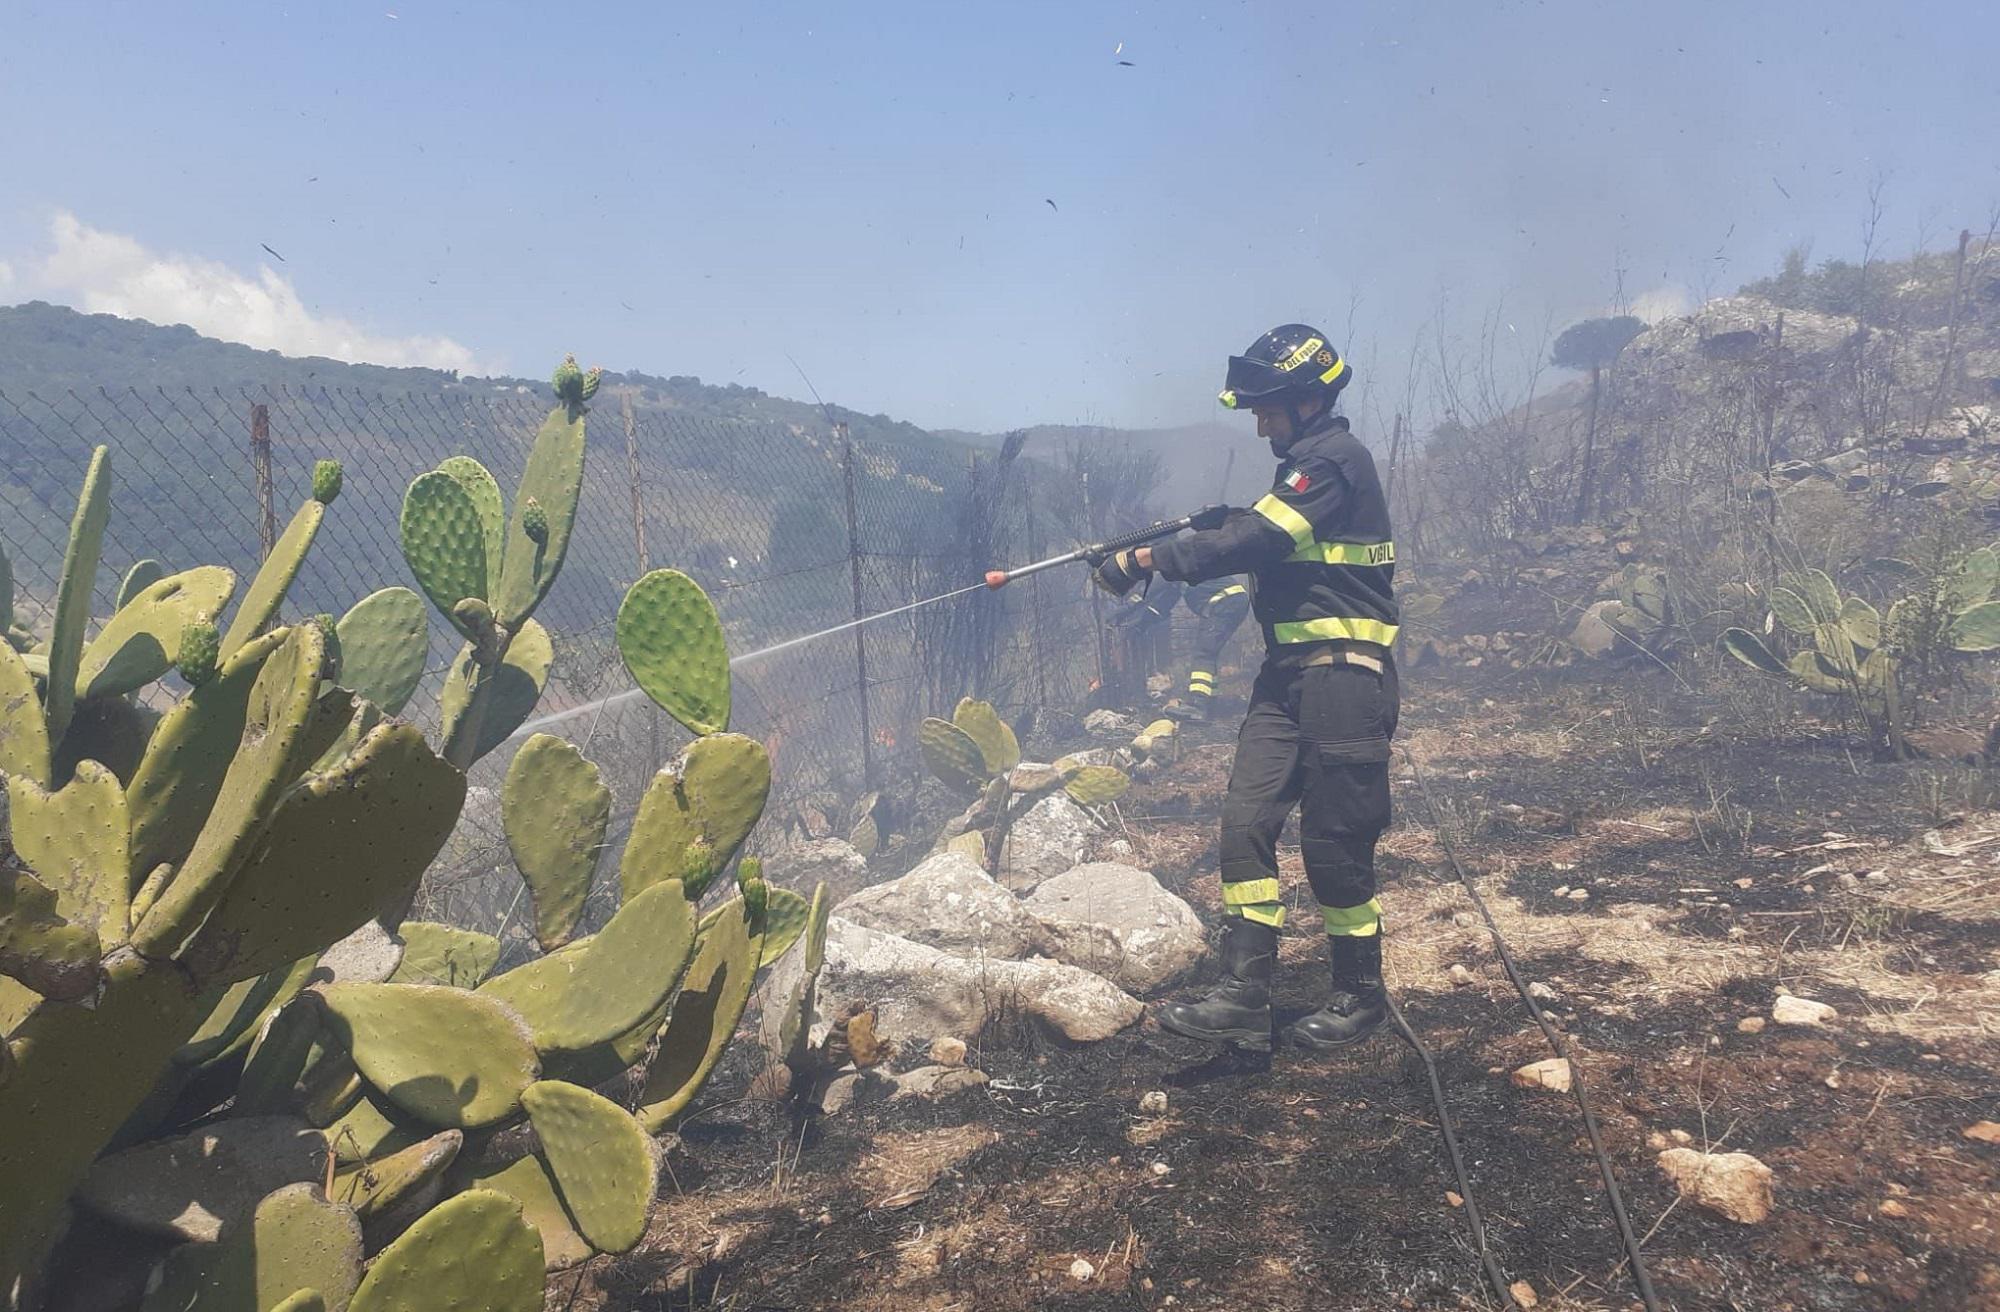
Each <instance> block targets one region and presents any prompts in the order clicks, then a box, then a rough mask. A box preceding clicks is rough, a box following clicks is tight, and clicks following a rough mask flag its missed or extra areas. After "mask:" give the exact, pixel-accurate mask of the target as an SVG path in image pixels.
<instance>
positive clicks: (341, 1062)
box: [298, 994, 368, 1129]
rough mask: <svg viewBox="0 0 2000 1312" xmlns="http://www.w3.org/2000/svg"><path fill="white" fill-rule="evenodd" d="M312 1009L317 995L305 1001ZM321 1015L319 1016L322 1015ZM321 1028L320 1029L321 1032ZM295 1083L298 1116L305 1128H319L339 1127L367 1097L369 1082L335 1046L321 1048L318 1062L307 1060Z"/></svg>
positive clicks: (352, 1061) (316, 1004)
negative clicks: (304, 1119) (296, 1083)
mask: <svg viewBox="0 0 2000 1312" xmlns="http://www.w3.org/2000/svg"><path fill="white" fill-rule="evenodd" d="M307 1000H308V1001H309V1002H311V1003H312V1004H313V1005H314V1007H315V1008H317V1007H318V1005H319V999H318V996H317V995H316V994H314V995H310V996H309V997H308V999H307ZM323 1014H324V1013H322V1015H323ZM324 1028H325V1027H324V1025H323V1024H322V1026H321V1029H322V1031H324ZM308 1059H309V1065H308V1066H307V1068H306V1070H305V1072H304V1074H303V1076H302V1077H301V1078H300V1080H299V1083H298V1106H299V1114H300V1115H301V1116H303V1117H305V1118H306V1123H307V1124H308V1125H317V1126H320V1127H321V1128H322V1129H325V1128H328V1127H331V1126H334V1125H337V1124H339V1123H340V1122H341V1121H342V1120H344V1119H345V1118H346V1117H347V1116H348V1114H349V1113H351V1112H353V1111H354V1110H355V1108H357V1107H359V1106H360V1105H361V1103H362V1102H363V1101H364V1100H366V1098H367V1097H368V1083H367V1081H365V1080H363V1079H362V1078H361V1071H360V1069H359V1068H357V1067H356V1066H355V1064H354V1058H353V1057H352V1056H351V1055H349V1054H348V1053H346V1052H343V1051H341V1050H340V1049H339V1048H338V1046H337V1045H334V1046H330V1047H329V1046H326V1045H322V1047H321V1050H320V1056H319V1060H317V1061H310V1054H309V1055H308Z"/></svg>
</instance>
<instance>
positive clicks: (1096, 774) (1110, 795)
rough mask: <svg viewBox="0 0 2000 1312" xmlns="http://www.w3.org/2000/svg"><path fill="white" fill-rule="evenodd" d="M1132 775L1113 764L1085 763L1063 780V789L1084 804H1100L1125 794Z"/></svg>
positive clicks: (1130, 784)
mask: <svg viewBox="0 0 2000 1312" xmlns="http://www.w3.org/2000/svg"><path fill="white" fill-rule="evenodd" d="M1131 786H1132V777H1131V776H1130V775H1128V774H1126V773H1125V772H1124V771H1123V770H1120V769H1119V768H1118V767H1117V766H1115V765H1086V766H1084V767H1083V768H1082V769H1080V770H1078V771H1077V772H1076V773H1075V774H1073V775H1071V776H1070V777H1069V778H1068V779H1066V780H1064V781H1063V790H1064V791H1065V792H1067V793H1068V794H1069V795H1070V797H1071V799H1072V800H1074V801H1076V802H1080V803H1081V804H1083V805H1084V806H1102V805H1103V804H1104V803H1106V802H1115V801H1117V800H1118V799H1119V798H1121V797H1123V796H1125V792H1126V790H1127V789H1129V788H1130V787H1131Z"/></svg>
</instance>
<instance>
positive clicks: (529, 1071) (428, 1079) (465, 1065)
mask: <svg viewBox="0 0 2000 1312" xmlns="http://www.w3.org/2000/svg"><path fill="white" fill-rule="evenodd" d="M319 996H320V1000H321V1002H322V1004H323V1005H324V1007H325V1009H326V1017H327V1020H326V1023H327V1027H328V1028H329V1029H330V1030H331V1031H332V1032H333V1035H334V1037H335V1038H337V1039H339V1040H340V1041H341V1042H342V1043H344V1044H345V1045H346V1046H347V1050H348V1051H349V1052H350V1053H352V1054H353V1056H354V1064H355V1065H356V1066H358V1067H359V1068H360V1069H361V1073H362V1075H364V1076H366V1077H367V1080H368V1082H369V1083H370V1084H371V1085H373V1086H374V1087H375V1088H377V1089H379V1090H381V1091H382V1094H383V1096H384V1097H386V1098H387V1099H388V1100H389V1101H390V1102H393V1103H395V1104H396V1105H397V1106H398V1107H401V1108H402V1109H403V1110H405V1111H407V1112H409V1113H410V1114H411V1115H412V1116H415V1117H417V1118H419V1119H420V1120H422V1121H424V1122H426V1123H427V1124H430V1125H435V1126H438V1127H440V1128H444V1127H450V1126H456V1127H458V1128H460V1129H464V1128H468V1127H478V1126H481V1125H491V1124H492V1123H493V1122H495V1121H497V1120H499V1119H501V1118H502V1117H504V1116H507V1115H509V1114H510V1113H512V1112H513V1111H514V1110H515V1109H516V1107H517V1106H518V1105H519V1102H520V1097H521V1090H523V1089H525V1088H527V1087H528V1085H530V1084H532V1083H533V1082H534V1081H535V1079H536V1078H537V1077H538V1076H540V1074H541V1064H540V1062H539V1061H537V1060H536V1057H535V1050H534V1048H533V1047H532V1046H531V1045H530V1044H529V1042H528V1027H527V1025H526V1024H525V1023H524V1022H523V1021H522V1020H521V1018H520V1017H519V1016H518V1015H516V1014H515V1013H514V1011H513V1010H512V1009H511V1008H508V1007H505V1006H502V1005H501V1004H500V1003H499V1002H497V1001H495V1000H494V999H492V998H490V997H482V996H480V995H479V994H476V993H468V992H466V991H465V990H464V989H453V988H444V987H442V986H439V985H432V984H329V985H326V986H325V987H324V988H323V989H321V990H320V993H319Z"/></svg>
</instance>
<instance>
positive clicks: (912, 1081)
mask: <svg viewBox="0 0 2000 1312" xmlns="http://www.w3.org/2000/svg"><path fill="white" fill-rule="evenodd" d="M985 1083H986V1072H985V1071H976V1070H973V1069H972V1068H971V1067H970V1066H919V1067H917V1068H916V1069H915V1070H913V1071H905V1072H903V1073H902V1074H901V1075H898V1076H897V1077H896V1091H895V1092H894V1093H892V1094H890V1095H889V1098H890V1101H892V1102H893V1101H894V1100H896V1099H898V1098H942V1097H943V1096H944V1095H945V1094H948V1093H958V1092H960V1091H961V1090H964V1089H976V1088H978V1087H979V1086H980V1085H982V1084H985Z"/></svg>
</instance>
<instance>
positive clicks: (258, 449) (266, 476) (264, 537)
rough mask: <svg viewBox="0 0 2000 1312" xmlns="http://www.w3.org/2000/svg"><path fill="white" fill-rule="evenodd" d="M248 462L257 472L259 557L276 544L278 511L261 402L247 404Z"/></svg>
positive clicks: (267, 428)
mask: <svg viewBox="0 0 2000 1312" xmlns="http://www.w3.org/2000/svg"><path fill="white" fill-rule="evenodd" d="M250 463H251V465H252V467H253V468H255V470H256V473H257V542H258V545H259V546H260V547H261V548H262V550H261V552H260V554H259V556H258V559H260V560H262V559H267V558H268V557H269V556H270V554H271V549H272V548H273V547H275V546H277V545H278V511H277V507H276V506H275V505H274V504H273V500H274V493H273V492H272V488H271V408H270V407H269V406H266V405H263V404H261V403H258V404H253V405H252V406H251V407H250Z"/></svg>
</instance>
